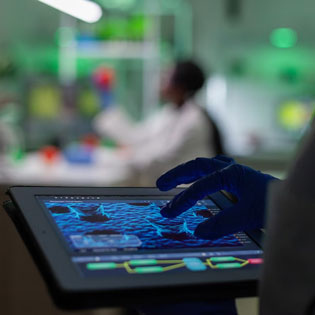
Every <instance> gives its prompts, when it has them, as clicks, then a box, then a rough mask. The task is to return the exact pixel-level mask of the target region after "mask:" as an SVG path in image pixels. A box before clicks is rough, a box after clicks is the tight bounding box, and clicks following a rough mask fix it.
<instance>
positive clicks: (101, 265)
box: [86, 262, 116, 270]
mask: <svg viewBox="0 0 315 315" xmlns="http://www.w3.org/2000/svg"><path fill="white" fill-rule="evenodd" d="M86 268H87V269H88V270H103V269H115V268H116V264H115V263H114V262H108V263H106V262H105V263H89V264H87V265H86Z"/></svg>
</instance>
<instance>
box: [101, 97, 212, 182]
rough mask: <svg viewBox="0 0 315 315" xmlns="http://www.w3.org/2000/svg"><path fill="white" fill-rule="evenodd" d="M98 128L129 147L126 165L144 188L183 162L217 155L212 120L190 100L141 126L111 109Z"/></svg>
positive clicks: (158, 114)
mask: <svg viewBox="0 0 315 315" xmlns="http://www.w3.org/2000/svg"><path fill="white" fill-rule="evenodd" d="M95 128H96V130H97V131H98V132H99V133H100V134H102V135H103V136H109V137H111V138H113V139H114V140H116V141H117V142H118V143H120V144H122V145H126V146H128V147H129V148H130V154H129V155H128V157H127V160H126V163H128V165H130V167H131V168H133V169H135V170H136V171H137V172H138V174H140V175H141V178H142V180H141V184H145V185H153V184H154V183H155V180H156V178H157V177H158V176H160V175H161V174H162V173H164V172H165V171H167V170H169V169H170V168H172V167H174V166H176V165H178V164H180V163H183V162H186V161H188V160H191V159H194V158H196V157H198V156H206V157H209V156H212V155H214V153H215V152H214V148H212V147H211V142H210V136H211V126H210V125H209V121H208V120H207V118H206V117H205V114H204V113H203V112H202V110H201V109H200V107H198V106H197V105H196V104H194V103H193V102H191V101H190V102H187V103H185V104H184V105H183V107H182V108H180V109H176V108H175V107H174V106H172V105H167V106H164V107H163V108H162V109H161V110H160V111H158V112H157V113H155V114H153V115H152V116H151V117H150V118H149V119H147V120H145V121H144V122H142V123H138V124H132V123H131V122H130V121H128V119H126V117H125V116H124V115H123V113H122V112H121V111H117V110H111V111H110V112H104V113H102V114H100V115H99V116H98V117H97V118H96V120H95Z"/></svg>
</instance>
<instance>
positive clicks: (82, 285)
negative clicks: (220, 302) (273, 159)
mask: <svg viewBox="0 0 315 315" xmlns="http://www.w3.org/2000/svg"><path fill="white" fill-rule="evenodd" d="M181 190H182V189H174V190H172V191H169V192H166V193H164V192H163V193H161V192H160V191H159V190H158V189H156V188H134V187H133V188H121V187H112V188H95V187H93V188H87V187H75V188H72V187H24V186H16V187H12V188H10V189H9V191H8V193H9V195H10V197H11V199H12V201H13V203H14V205H15V208H17V209H18V212H19V214H20V219H19V220H20V222H23V225H25V227H26V230H25V231H27V234H28V235H29V239H31V242H34V246H35V247H36V249H34V248H33V250H32V251H33V253H34V251H35V252H36V251H37V254H41V263H40V266H39V267H40V268H42V269H43V270H41V271H42V274H43V273H46V274H49V279H50V281H53V282H54V283H53V285H54V291H58V292H57V293H56V292H54V294H55V295H58V296H59V298H60V297H62V299H61V300H63V304H64V305H63V306H64V307H66V308H78V306H79V305H81V303H83V300H86V299H87V298H88V296H89V298H88V300H89V303H88V302H85V303H84V305H83V306H87V305H89V304H91V305H90V306H88V307H95V306H96V305H101V306H104V305H117V303H115V301H116V300H120V301H121V299H122V297H123V296H125V298H124V300H125V301H126V303H128V302H127V301H128V300H130V299H132V297H133V296H137V294H139V293H140V292H141V295H142V296H143V297H145V296H150V295H152V293H155V294H156V297H158V296H160V295H161V294H162V295H163V296H166V295H169V293H167V292H169V291H171V292H173V298H172V300H174V299H175V298H176V297H175V296H174V292H176V294H175V295H178V297H184V296H185V292H186V293H187V294H188V295H189V296H190V297H191V298H193V296H192V295H194V294H195V295H196V296H195V297H197V298H198V297H201V296H203V295H208V294H210V293H211V292H212V298H221V297H222V294H223V293H222V292H225V293H226V296H234V297H235V296H252V295H255V294H256V285H257V279H258V276H259V272H258V271H257V270H246V269H237V270H231V269H230V270H221V271H220V277H221V278H220V281H216V282H213V281H211V279H209V277H207V275H204V274H203V275H202V276H197V274H196V273H191V274H190V273H188V274H185V277H183V278H182V279H179V278H178V277H177V278H174V279H172V282H171V283H170V275H169V274H146V275H137V280H136V281H135V279H132V278H131V277H125V276H121V277H116V278H115V281H112V280H113V279H108V282H106V283H104V279H103V278H100V279H97V278H84V277H80V275H79V273H78V271H77V270H76V269H75V266H74V264H73V263H72V262H71V260H70V259H69V253H68V252H67V251H66V249H65V248H64V244H63V243H62V240H61V239H59V238H58V237H56V231H55V229H54V227H53V226H52V224H51V222H49V220H48V219H47V216H46V214H45V213H44V211H43V209H42V208H41V206H40V204H39V202H38V200H37V198H36V197H37V196H50V195H52V196H55V195H60V196H62V195H71V196H85V195H88V196H161V195H163V196H174V194H177V193H178V192H180V191H181ZM211 199H212V200H213V201H215V203H216V204H217V205H218V206H220V207H221V208H225V207H228V206H230V205H231V204H232V202H231V201H230V200H229V199H227V197H226V196H224V195H223V194H222V193H220V192H219V193H216V194H214V195H212V196H211ZM25 231H24V233H25ZM247 234H248V235H249V236H250V238H251V239H253V241H254V242H255V243H257V244H258V246H259V247H262V244H261V235H262V233H261V232H260V231H253V232H251V233H248V232H247ZM24 241H27V240H24ZM199 275H200V274H199ZM43 276H45V274H43ZM46 276H47V275H46ZM120 280H123V281H124V283H123V284H122V283H121V281H120ZM196 280H197V281H196ZM135 282H136V284H135ZM152 283H153V284H152ZM48 286H49V285H48ZM227 286H228V287H229V288H228V289H226V288H227ZM192 288H194V290H191V289H192ZM220 288H221V290H220ZM224 288H225V289H224ZM192 291H193V292H194V294H192ZM137 292H138V293H137ZM158 292H160V293H158ZM198 292H199V294H198ZM201 292H202V294H200V293H201ZM213 292H215V294H214V295H213ZM233 292H234V293H233ZM81 295H82V296H84V298H83V299H82V301H77V299H75V300H76V301H75V303H76V305H75V306H74V305H72V303H70V301H71V299H70V298H69V297H70V296H81ZM65 296H68V300H67V299H64V298H65ZM104 296H106V297H107V298H108V297H110V299H109V300H107V301H105V300H104ZM151 297H152V296H151ZM102 300H104V301H103V302H102ZM116 302H117V301H116ZM69 303H70V304H69ZM97 303H100V304H97ZM67 305H68V306H67ZM83 306H81V307H80V308H82V307H83Z"/></svg>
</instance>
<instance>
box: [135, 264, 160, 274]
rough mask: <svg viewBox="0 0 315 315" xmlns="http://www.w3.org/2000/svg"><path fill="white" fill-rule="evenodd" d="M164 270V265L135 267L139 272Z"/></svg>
mask: <svg viewBox="0 0 315 315" xmlns="http://www.w3.org/2000/svg"><path fill="white" fill-rule="evenodd" d="M162 271H163V267H161V266H154V267H137V268H135V272H137V273H154V272H162Z"/></svg>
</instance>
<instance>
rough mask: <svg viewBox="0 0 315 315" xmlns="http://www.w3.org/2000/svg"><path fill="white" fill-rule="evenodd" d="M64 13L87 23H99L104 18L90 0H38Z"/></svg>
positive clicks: (100, 10)
mask: <svg viewBox="0 0 315 315" xmlns="http://www.w3.org/2000/svg"><path fill="white" fill-rule="evenodd" d="M38 1H40V2H42V3H45V4H47V5H49V6H51V7H53V8H55V9H57V10H59V11H61V12H63V13H66V14H69V15H71V16H73V17H75V18H77V19H80V20H82V21H84V22H87V23H94V22H97V21H98V20H99V19H100V18H101V17H102V9H101V7H100V6H99V5H98V4H96V3H95V2H92V1H89V0H38Z"/></svg>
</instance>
